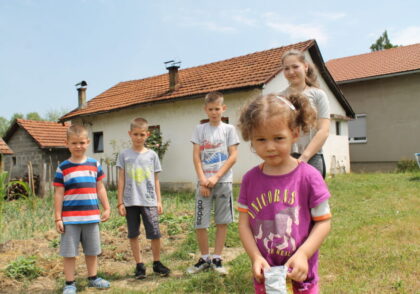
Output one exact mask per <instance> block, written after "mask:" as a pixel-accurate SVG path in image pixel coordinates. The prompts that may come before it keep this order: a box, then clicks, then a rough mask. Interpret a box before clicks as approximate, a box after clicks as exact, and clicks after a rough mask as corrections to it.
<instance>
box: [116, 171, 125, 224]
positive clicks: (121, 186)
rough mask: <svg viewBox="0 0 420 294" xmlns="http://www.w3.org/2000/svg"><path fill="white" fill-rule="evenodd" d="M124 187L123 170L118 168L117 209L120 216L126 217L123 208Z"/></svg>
mask: <svg viewBox="0 0 420 294" xmlns="http://www.w3.org/2000/svg"><path fill="white" fill-rule="evenodd" d="M124 185H125V172H124V169H123V168H121V167H118V187H117V208H118V213H119V214H120V215H121V216H125V215H126V210H125V206H124Z"/></svg>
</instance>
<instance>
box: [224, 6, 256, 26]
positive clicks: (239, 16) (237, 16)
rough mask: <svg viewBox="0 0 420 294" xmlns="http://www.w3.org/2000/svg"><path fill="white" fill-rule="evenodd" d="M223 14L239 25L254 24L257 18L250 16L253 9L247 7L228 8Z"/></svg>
mask: <svg viewBox="0 0 420 294" xmlns="http://www.w3.org/2000/svg"><path fill="white" fill-rule="evenodd" d="M223 14H224V15H225V17H228V18H231V19H232V20H233V21H235V22H237V23H238V24H241V25H246V26H255V25H256V24H257V20H256V19H255V17H254V16H252V14H253V11H252V10H251V9H249V8H245V9H236V10H228V11H224V13H223Z"/></svg>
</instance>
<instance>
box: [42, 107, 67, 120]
mask: <svg viewBox="0 0 420 294" xmlns="http://www.w3.org/2000/svg"><path fill="white" fill-rule="evenodd" d="M68 112H69V110H68V109H67V108H64V107H62V108H60V109H58V110H57V109H52V110H49V111H48V112H47V114H46V115H45V120H48V121H55V122H56V121H58V120H59V119H60V117H62V116H63V115H65V114H66V113H68Z"/></svg>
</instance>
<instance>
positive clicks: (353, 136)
mask: <svg viewBox="0 0 420 294" xmlns="http://www.w3.org/2000/svg"><path fill="white" fill-rule="evenodd" d="M349 142H350V143H366V142H367V132H366V114H356V118H355V119H354V120H351V121H349Z"/></svg>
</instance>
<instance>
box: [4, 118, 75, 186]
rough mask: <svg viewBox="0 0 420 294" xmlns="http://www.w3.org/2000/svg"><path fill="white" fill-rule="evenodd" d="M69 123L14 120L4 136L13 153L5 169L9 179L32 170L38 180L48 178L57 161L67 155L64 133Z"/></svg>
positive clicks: (52, 173) (5, 163)
mask: <svg viewBox="0 0 420 294" xmlns="http://www.w3.org/2000/svg"><path fill="white" fill-rule="evenodd" d="M69 126H70V125H69V124H61V123H56V122H51V121H33V120H24V119H16V120H15V121H14V122H13V123H12V124H11V126H10V127H9V129H8V130H7V132H6V135H5V136H4V137H3V138H4V141H5V142H6V143H7V145H8V146H9V147H10V148H11V149H12V150H13V154H11V155H10V156H7V158H6V160H5V162H4V169H5V170H6V171H9V173H10V177H11V178H23V177H25V176H26V175H27V174H28V168H29V169H30V170H31V173H33V175H34V176H35V177H38V178H39V179H46V180H47V181H48V180H51V178H52V177H53V176H54V172H55V169H56V168H57V165H58V164H59V162H61V161H63V160H65V159H67V158H69V156H70V153H69V151H68V149H67V148H66V134H67V129H68V127H69Z"/></svg>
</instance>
